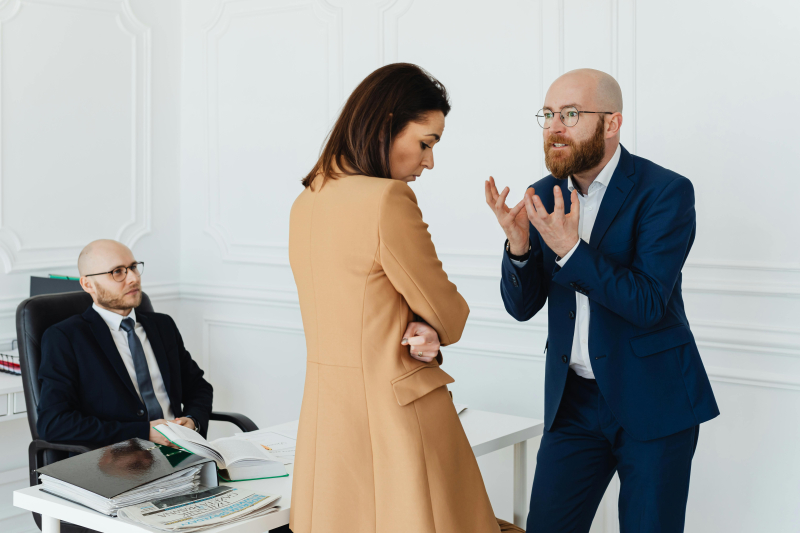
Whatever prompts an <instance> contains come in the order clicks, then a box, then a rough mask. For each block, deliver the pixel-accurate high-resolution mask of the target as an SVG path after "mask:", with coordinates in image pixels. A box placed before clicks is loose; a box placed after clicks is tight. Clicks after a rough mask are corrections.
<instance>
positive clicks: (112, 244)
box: [78, 239, 134, 276]
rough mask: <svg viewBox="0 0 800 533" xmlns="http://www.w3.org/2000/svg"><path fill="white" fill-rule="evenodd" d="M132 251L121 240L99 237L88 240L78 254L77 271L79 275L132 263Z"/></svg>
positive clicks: (106, 270) (104, 270) (105, 270)
mask: <svg viewBox="0 0 800 533" xmlns="http://www.w3.org/2000/svg"><path fill="white" fill-rule="evenodd" d="M133 261H134V259H133V252H131V250H130V248H128V247H127V246H125V245H124V244H122V243H121V242H117V241H112V240H110V239H100V240H97V241H93V242H90V243H89V244H87V245H86V247H85V248H84V249H83V250H82V251H81V255H79V256H78V272H80V275H81V276H86V275H88V274H96V273H98V272H108V271H109V270H112V269H113V268H115V267H118V266H128V265H129V264H131V263H133Z"/></svg>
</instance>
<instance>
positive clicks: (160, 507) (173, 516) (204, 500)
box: [118, 487, 280, 533]
mask: <svg viewBox="0 0 800 533" xmlns="http://www.w3.org/2000/svg"><path fill="white" fill-rule="evenodd" d="M279 498H280V496H267V495H264V494H259V493H256V492H252V491H247V490H242V489H236V488H233V487H214V488H212V489H209V490H207V491H203V492H198V493H195V494H191V495H188V496H186V497H180V496H179V497H176V498H162V499H159V500H154V501H151V502H148V503H146V504H142V505H133V506H131V507H126V508H125V509H121V510H120V511H119V515H118V516H119V518H120V520H122V521H124V522H131V523H133V524H138V525H144V526H147V527H151V528H153V529H157V530H159V531H181V532H186V533H190V532H192V531H202V530H204V529H211V528H214V527H217V526H221V525H225V524H231V523H233V522H239V521H242V520H249V519H251V518H255V517H257V516H264V515H266V514H269V513H274V512H275V511H278V510H280V507H278V506H276V505H275V502H276V501H277V500H278V499H279Z"/></svg>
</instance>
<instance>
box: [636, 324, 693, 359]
mask: <svg viewBox="0 0 800 533" xmlns="http://www.w3.org/2000/svg"><path fill="white" fill-rule="evenodd" d="M693 340H694V338H693V337H692V332H691V331H689V328H687V327H686V326H684V325H682V324H679V325H677V326H673V327H671V328H667V329H662V330H661V331H656V332H655V333H648V334H647V335H642V336H640V337H634V338H632V339H631V347H632V348H633V353H635V354H636V355H637V356H639V357H647V356H648V355H653V354H657V353H660V352H664V351H666V350H671V349H672V348H677V347H678V346H683V345H684V344H688V343H690V342H692V341H693Z"/></svg>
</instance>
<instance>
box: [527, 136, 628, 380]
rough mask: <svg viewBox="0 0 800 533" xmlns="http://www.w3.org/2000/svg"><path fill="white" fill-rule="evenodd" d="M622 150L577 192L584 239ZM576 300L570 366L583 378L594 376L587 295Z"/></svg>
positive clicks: (580, 231)
mask: <svg viewBox="0 0 800 533" xmlns="http://www.w3.org/2000/svg"><path fill="white" fill-rule="evenodd" d="M621 153H622V152H621V150H620V147H619V146H617V151H616V152H614V155H613V157H612V158H611V160H610V161H609V162H608V163H607V164H606V166H604V167H603V170H601V171H600V174H598V175H597V177H596V178H595V179H594V181H593V182H592V184H591V185H590V186H589V190H588V191H586V195H583V194H580V193H578V202H579V203H580V206H581V211H580V219H579V220H578V236H579V237H580V238H581V239H582V240H584V241H586V242H587V243H588V242H589V239H590V238H591V236H592V228H594V221H595V220H596V219H597V212H598V211H599V210H600V204H601V203H602V201H603V196H605V194H606V188H607V187H608V182H609V181H611V176H613V175H614V171H615V170H616V169H617V164H618V163H619V157H620V154H621ZM567 179H568V180H569V181H568V188H569V192H570V194H572V191H573V190H575V185H574V184H573V182H572V176H570V177H569V178H567ZM564 202H569V198H564ZM578 244H580V241H578V243H577V244H575V246H574V247H573V248H572V250H570V251H569V252H568V253H567V255H565V256H564V257H562V258H561V259H558V260H557V261H556V264H558V266H560V267H562V268H563V266H564V265H565V264H567V261H569V258H570V257H572V254H573V252H575V250H576V249H577V248H578ZM512 261H513V259H512ZM514 263H515V264H516V265H518V266H522V265H524V264H525V263H527V261H524V262H522V261H514ZM575 300H576V304H577V305H576V308H575V334H574V335H573V336H572V357H570V360H569V366H570V368H571V369H572V370H574V371H575V373H576V374H578V375H579V376H581V377H582V378H586V379H594V372H592V364H591V358H590V357H589V313H590V309H589V298H588V297H587V296H585V295H583V294H581V293H579V292H575Z"/></svg>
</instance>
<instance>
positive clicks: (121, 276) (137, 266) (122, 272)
mask: <svg viewBox="0 0 800 533" xmlns="http://www.w3.org/2000/svg"><path fill="white" fill-rule="evenodd" d="M128 270H130V271H131V272H133V273H134V274H136V275H137V276H138V277H140V278H141V277H142V273H143V272H144V262H142V261H139V262H138V263H134V264H132V265H130V266H126V267H122V266H121V267H117V268H115V269H114V270H109V271H108V272H98V273H97V274H86V276H85V277H87V278H90V277H92V276H102V275H103V274H111V277H112V278H114V281H125V278H127V277H128Z"/></svg>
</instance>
